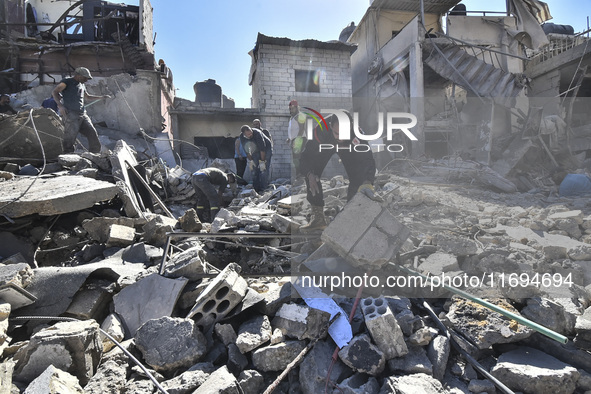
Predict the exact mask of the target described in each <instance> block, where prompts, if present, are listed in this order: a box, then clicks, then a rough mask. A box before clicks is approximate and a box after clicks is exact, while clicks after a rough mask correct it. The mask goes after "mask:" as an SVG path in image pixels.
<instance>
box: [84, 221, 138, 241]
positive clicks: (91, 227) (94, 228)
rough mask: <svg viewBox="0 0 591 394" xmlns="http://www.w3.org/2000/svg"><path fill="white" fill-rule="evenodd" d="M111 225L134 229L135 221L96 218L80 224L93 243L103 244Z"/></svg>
mask: <svg viewBox="0 0 591 394" xmlns="http://www.w3.org/2000/svg"><path fill="white" fill-rule="evenodd" d="M113 225H120V226H126V227H134V226H135V220H134V219H131V218H127V217H120V218H109V217H96V218H92V219H88V220H85V221H84V222H83V223H82V227H83V228H84V230H86V232H88V235H89V236H90V238H91V239H93V240H94V241H97V242H100V243H105V242H107V240H108V239H109V234H110V231H111V227H112V226H113Z"/></svg>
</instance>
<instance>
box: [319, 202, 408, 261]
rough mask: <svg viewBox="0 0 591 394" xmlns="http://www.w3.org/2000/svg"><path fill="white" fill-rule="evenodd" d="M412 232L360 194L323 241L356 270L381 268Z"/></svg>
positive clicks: (330, 225) (338, 216)
mask: <svg viewBox="0 0 591 394" xmlns="http://www.w3.org/2000/svg"><path fill="white" fill-rule="evenodd" d="M409 235H410V231H409V230H408V229H407V228H406V227H405V226H404V225H403V224H402V223H400V222H399V221H398V220H397V219H396V218H395V217H394V216H393V215H392V213H390V211H389V210H388V209H386V208H383V207H382V206H381V205H380V204H379V203H377V202H375V201H373V200H371V199H370V198H368V197H367V196H365V195H363V194H361V193H357V194H356V195H355V197H354V198H353V199H352V200H351V201H349V202H348V203H347V205H345V207H344V208H343V210H342V211H341V212H340V213H339V214H338V215H337V216H336V217H335V219H334V220H333V221H332V222H331V223H330V224H329V226H328V227H327V228H326V229H325V230H324V232H323V233H322V237H321V238H322V241H324V242H326V243H327V244H328V245H330V246H331V248H332V249H334V251H335V252H337V253H338V254H339V255H340V256H341V257H343V258H344V259H346V260H347V261H349V263H350V264H351V265H353V266H355V267H363V268H364V269H366V270H369V269H371V268H380V267H382V266H383V265H385V264H386V263H387V262H388V261H390V260H391V259H392V258H393V257H394V255H395V253H396V252H397V251H398V249H399V248H400V247H401V246H402V243H403V242H404V241H405V240H406V239H407V238H408V236H409Z"/></svg>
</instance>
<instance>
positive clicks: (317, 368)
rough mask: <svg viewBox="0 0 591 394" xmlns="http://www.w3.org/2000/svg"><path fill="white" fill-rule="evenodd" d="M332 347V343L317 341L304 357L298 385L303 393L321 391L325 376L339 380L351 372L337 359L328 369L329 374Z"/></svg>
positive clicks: (310, 393) (315, 393) (309, 393)
mask: <svg viewBox="0 0 591 394" xmlns="http://www.w3.org/2000/svg"><path fill="white" fill-rule="evenodd" d="M334 349H335V347H334V343H329V342H325V341H319V342H317V343H316V345H315V346H314V347H313V348H312V350H310V352H309V353H308V354H307V355H306V357H304V361H302V363H301V364H300V374H299V378H300V386H301V390H302V392H303V393H304V394H317V393H323V392H324V386H325V382H326V378H327V376H328V378H329V379H330V380H332V381H335V382H340V381H341V380H343V378H345V377H347V376H349V375H350V374H351V370H350V369H349V368H347V366H346V365H345V364H343V362H342V361H341V360H340V359H338V360H337V362H336V363H335V364H334V365H333V366H332V369H330V375H329V368H331V364H332V361H331V359H332V354H333V353H334Z"/></svg>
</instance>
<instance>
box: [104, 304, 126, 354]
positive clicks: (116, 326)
mask: <svg viewBox="0 0 591 394" xmlns="http://www.w3.org/2000/svg"><path fill="white" fill-rule="evenodd" d="M101 329H102V330H103V331H105V332H106V333H107V334H109V335H110V336H112V337H113V338H114V339H115V340H116V341H117V342H121V341H123V339H124V338H125V328H124V327H123V324H122V323H121V320H120V319H119V317H118V316H117V315H116V314H114V313H111V314H110V315H109V316H107V317H106V318H105V320H103V323H102V324H101ZM101 339H102V341H103V352H104V353H107V352H108V351H109V350H111V349H112V348H113V347H114V346H115V344H114V343H113V341H112V340H110V339H109V338H108V337H107V336H106V335H105V334H103V333H102V332H101Z"/></svg>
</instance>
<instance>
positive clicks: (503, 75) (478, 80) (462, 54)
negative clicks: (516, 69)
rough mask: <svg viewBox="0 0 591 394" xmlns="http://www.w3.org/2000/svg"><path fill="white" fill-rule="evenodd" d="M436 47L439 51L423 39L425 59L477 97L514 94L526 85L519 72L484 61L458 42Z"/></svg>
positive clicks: (510, 95)
mask: <svg viewBox="0 0 591 394" xmlns="http://www.w3.org/2000/svg"><path fill="white" fill-rule="evenodd" d="M438 48H439V49H440V51H438V50H437V48H435V47H434V45H433V44H430V43H425V47H424V50H425V54H426V56H425V58H426V59H425V63H426V64H427V65H428V66H429V67H431V68H432V69H433V71H435V72H436V73H437V74H439V75H441V76H442V77H444V78H446V79H449V80H450V81H452V82H454V83H456V84H457V85H460V86H462V87H464V88H465V89H466V90H468V91H473V92H474V93H476V94H478V95H479V96H480V97H515V96H517V95H519V93H520V92H521V91H522V90H523V88H524V87H525V84H524V81H523V78H522V76H521V75H519V74H512V73H509V72H506V71H503V70H502V69H500V68H497V67H495V66H493V65H491V64H489V63H486V62H484V61H483V60H480V59H478V58H477V57H476V56H472V55H470V54H469V53H467V52H466V51H464V50H463V49H462V48H461V47H460V46H458V45H449V44H448V45H446V46H444V45H438ZM456 70H457V72H456ZM458 72H459V73H458ZM468 85H469V86H468Z"/></svg>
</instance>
